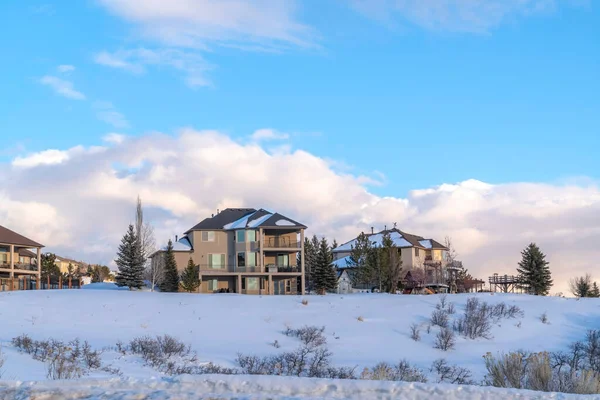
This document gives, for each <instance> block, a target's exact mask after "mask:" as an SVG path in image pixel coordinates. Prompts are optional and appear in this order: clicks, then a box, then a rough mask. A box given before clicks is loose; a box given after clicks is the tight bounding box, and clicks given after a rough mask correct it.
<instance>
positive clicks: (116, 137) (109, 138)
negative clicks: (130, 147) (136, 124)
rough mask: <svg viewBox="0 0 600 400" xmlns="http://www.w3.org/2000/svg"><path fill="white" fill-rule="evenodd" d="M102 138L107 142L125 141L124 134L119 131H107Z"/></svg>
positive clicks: (119, 142)
mask: <svg viewBox="0 0 600 400" xmlns="http://www.w3.org/2000/svg"><path fill="white" fill-rule="evenodd" d="M102 140H104V141H105V142H107V143H112V144H121V143H123V142H124V141H125V135H122V134H120V133H114V132H113V133H109V134H106V135H104V137H103V138H102Z"/></svg>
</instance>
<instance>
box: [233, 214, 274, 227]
mask: <svg viewBox="0 0 600 400" xmlns="http://www.w3.org/2000/svg"><path fill="white" fill-rule="evenodd" d="M258 212H259V211H256V212H253V213H252V214H248V215H246V216H244V217H242V218H240V219H238V220H237V221H233V222H232V223H230V224H226V225H224V226H223V229H245V228H256V227H257V226H259V225H260V224H262V223H263V222H265V221H266V220H268V219H269V218H271V216H272V215H273V214H270V213H269V214H265V215H263V216H262V217H259V218H257V219H254V220H251V221H250V222H248V220H250V219H251V218H252V216H253V215H255V214H256V213H258Z"/></svg>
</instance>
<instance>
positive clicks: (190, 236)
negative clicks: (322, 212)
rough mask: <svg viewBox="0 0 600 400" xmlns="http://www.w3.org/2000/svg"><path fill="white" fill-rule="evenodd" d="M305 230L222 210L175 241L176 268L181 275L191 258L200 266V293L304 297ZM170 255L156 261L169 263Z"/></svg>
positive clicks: (269, 217) (258, 214)
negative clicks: (167, 260)
mask: <svg viewBox="0 0 600 400" xmlns="http://www.w3.org/2000/svg"><path fill="white" fill-rule="evenodd" d="M305 229H306V226H305V225H303V224H301V223H299V222H296V221H294V220H293V219H291V218H288V217H286V216H284V215H281V214H279V213H276V212H270V211H267V210H264V209H260V210H256V209H253V208H227V209H225V210H222V211H220V212H219V211H217V214H215V215H212V216H211V217H210V218H206V219H204V220H203V221H201V222H200V223H198V224H197V225H195V226H194V227H192V228H191V229H189V230H188V231H186V232H185V233H184V236H183V237H181V238H176V241H175V243H173V249H174V255H175V260H176V262H177V269H178V270H179V272H180V273H181V272H182V271H183V270H184V269H185V268H186V267H187V265H188V262H189V260H190V258H191V259H192V261H193V262H194V264H196V265H198V266H199V267H200V280H201V284H200V288H199V292H200V293H219V292H229V293H243V294H265V295H268V294H271V295H285V294H299V293H301V294H304V290H305V283H304V262H303V260H304V257H298V255H303V254H304V231H305ZM165 250H166V248H162V249H161V250H159V251H157V252H156V253H154V254H153V255H152V256H151V259H152V261H151V262H164V261H163V260H164V254H165ZM298 258H300V260H302V261H301V262H300V265H299V264H298Z"/></svg>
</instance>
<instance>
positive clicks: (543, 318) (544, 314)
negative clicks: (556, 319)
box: [540, 312, 549, 324]
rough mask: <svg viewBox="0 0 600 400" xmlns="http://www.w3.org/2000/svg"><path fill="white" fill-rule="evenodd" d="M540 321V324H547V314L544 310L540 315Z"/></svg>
mask: <svg viewBox="0 0 600 400" xmlns="http://www.w3.org/2000/svg"><path fill="white" fill-rule="evenodd" d="M540 321H542V324H548V323H549V322H548V314H546V312H544V313H543V314H542V315H540Z"/></svg>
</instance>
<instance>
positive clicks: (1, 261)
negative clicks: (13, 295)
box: [0, 226, 44, 291]
mask: <svg viewBox="0 0 600 400" xmlns="http://www.w3.org/2000/svg"><path fill="white" fill-rule="evenodd" d="M43 247H44V246H43V245H42V244H39V243H38V242H35V241H33V240H31V239H29V238H27V237H25V236H23V235H21V234H19V233H17V232H14V231H12V230H10V229H8V228H5V227H4V226H0V291H3V290H16V289H36V288H39V284H40V276H41V249H42V248H43Z"/></svg>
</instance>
